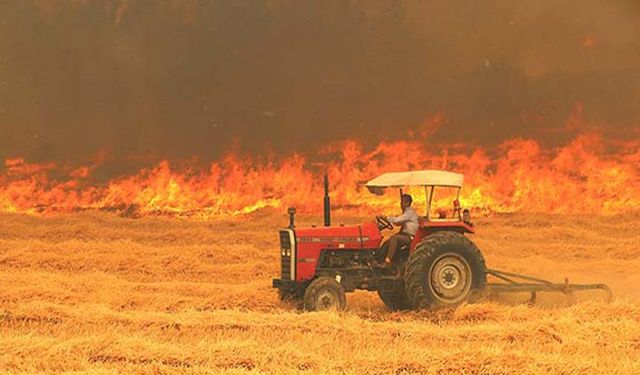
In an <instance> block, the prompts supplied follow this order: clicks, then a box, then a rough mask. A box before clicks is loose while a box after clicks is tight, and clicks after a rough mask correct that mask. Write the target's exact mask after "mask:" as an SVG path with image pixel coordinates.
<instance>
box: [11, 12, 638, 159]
mask: <svg viewBox="0 0 640 375" xmlns="http://www.w3.org/2000/svg"><path fill="white" fill-rule="evenodd" d="M639 4H640V3H639V2H638V1H637V0H616V1H609V0H607V1H604V0H603V1H598V0H590V1H584V0H566V1H557V0H523V1H512V0H504V1H498V0H486V1H469V0H447V1H444V0H439V1H434V0H413V1H397V0H387V1H382V0H371V1H355V0H351V1H346V0H343V1H339V0H322V1H320V0H318V1H299V0H278V1H271V0H263V1H249V0H228V1H204V0H200V1H197V0H190V1H178V0H173V1H168V0H162V1H161V0H158V1H151V0H140V1H133V0H131V1H106V0H83V1H80V0H78V1H71V0H57V1H54V0H51V1H45V0H42V1H35V0H32V1H28V0H24V1H2V2H0V158H6V157H13V156H17V155H20V156H24V157H27V158H29V159H32V160H58V159H65V160H66V159H69V160H74V159H82V158H89V157H92V156H93V155H96V154H97V153H100V152H106V153H110V154H113V155H118V156H125V157H126V156H130V155H152V156H154V157H167V158H171V157H182V158H188V157H193V156H196V157H199V158H204V159H210V158H215V157H218V156H219V155H220V154H221V153H222V152H226V151H228V150H230V149H236V150H238V151H243V152H252V153H260V152H267V151H268V152H274V151H275V152H305V151H310V150H315V149H317V148H318V147H320V146H321V145H323V144H326V143H327V142H331V141H333V140H340V139H344V138H359V139H360V140H362V141H363V142H364V143H365V144H369V143H371V144H372V143H375V142H377V141H379V140H380V139H394V138H403V137H407V134H408V133H409V131H414V134H415V133H416V132H417V133H419V132H420V131H422V132H426V133H428V134H429V135H430V137H431V138H432V139H433V140H435V141H439V142H470V143H475V144H487V145H489V144H496V143H498V142H501V141H503V140H505V139H508V138H512V137H527V138H535V139H539V140H541V141H542V142H546V143H553V142H558V141H559V140H562V139H563V138H567V137H570V136H571V133H572V132H575V131H581V130H597V131H602V132H604V133H606V134H610V135H611V136H616V135H620V136H628V135H626V134H629V132H630V131H631V132H636V131H637V129H638V124H640V106H639V103H640V5H639ZM576 108H579V111H578V116H579V120H580V121H579V124H578V125H575V126H576V127H577V128H570V127H569V128H567V125H566V124H567V119H568V118H570V117H571V116H572V113H574V116H575V112H576ZM437 116H440V117H439V118H441V120H440V122H438V126H433V124H432V123H433V121H432V120H430V119H433V118H434V117H437ZM581 127H583V128H584V129H578V128H581ZM634 134H637V133H634Z"/></svg>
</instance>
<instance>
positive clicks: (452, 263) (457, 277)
mask: <svg viewBox="0 0 640 375" xmlns="http://www.w3.org/2000/svg"><path fill="white" fill-rule="evenodd" d="M429 288H430V289H431V291H432V292H433V295H434V297H435V298H436V299H437V300H439V301H440V302H444V303H449V304H454V303H458V302H461V301H463V300H464V299H465V298H466V297H467V294H468V293H469V290H470V289H471V267H469V263H468V262H467V260H466V259H465V258H464V257H462V256H461V255H459V254H456V253H446V254H443V255H441V256H440V257H438V259H436V260H435V262H433V265H432V266H431V269H430V270H429Z"/></svg>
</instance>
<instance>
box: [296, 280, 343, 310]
mask: <svg viewBox="0 0 640 375" xmlns="http://www.w3.org/2000/svg"><path fill="white" fill-rule="evenodd" d="M346 307H347V297H346V295H345V293H344V288H343V287H342V285H340V284H339V283H338V282H337V281H336V280H334V279H332V278H330V277H325V276H323V277H319V278H317V279H315V280H313V281H312V282H311V284H309V287H308V288H307V291H306V292H305V293H304V308H305V310H308V311H342V310H344V309H345V308H346Z"/></svg>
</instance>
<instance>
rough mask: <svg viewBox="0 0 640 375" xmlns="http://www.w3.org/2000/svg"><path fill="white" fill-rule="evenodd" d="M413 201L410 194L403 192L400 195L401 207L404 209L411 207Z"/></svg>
mask: <svg viewBox="0 0 640 375" xmlns="http://www.w3.org/2000/svg"><path fill="white" fill-rule="evenodd" d="M411 203H413V198H411V196H410V195H409V194H402V196H401V197H400V207H401V208H402V210H403V211H404V210H405V209H406V208H407V207H411Z"/></svg>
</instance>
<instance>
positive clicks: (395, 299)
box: [378, 249, 413, 311]
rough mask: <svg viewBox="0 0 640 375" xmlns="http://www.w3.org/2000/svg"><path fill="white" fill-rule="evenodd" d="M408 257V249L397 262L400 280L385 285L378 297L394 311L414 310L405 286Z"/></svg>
mask: <svg viewBox="0 0 640 375" xmlns="http://www.w3.org/2000/svg"><path fill="white" fill-rule="evenodd" d="M407 257H408V249H407V250H406V251H401V252H400V254H399V255H398V256H397V257H396V258H397V259H396V260H395V264H396V267H397V270H398V276H399V278H398V280H397V281H395V282H393V284H390V285H384V289H379V290H378V296H379V297H380V299H381V300H382V302H383V303H384V304H385V306H387V307H388V308H389V310H392V311H401V310H410V309H412V308H413V306H412V305H411V300H410V299H409V296H408V295H407V291H406V290H405V286H404V273H405V264H406V262H407Z"/></svg>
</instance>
